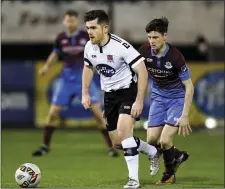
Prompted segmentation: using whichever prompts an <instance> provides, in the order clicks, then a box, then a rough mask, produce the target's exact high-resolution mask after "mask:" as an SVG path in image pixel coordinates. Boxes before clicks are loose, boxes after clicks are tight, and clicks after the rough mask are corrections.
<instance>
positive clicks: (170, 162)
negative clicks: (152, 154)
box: [163, 146, 175, 174]
mask: <svg viewBox="0 0 225 189" xmlns="http://www.w3.org/2000/svg"><path fill="white" fill-rule="evenodd" d="M174 157H175V150H174V147H173V146H172V147H171V148H170V149H168V150H163V159H164V164H165V168H166V173H169V174H174V160H175V158H174Z"/></svg>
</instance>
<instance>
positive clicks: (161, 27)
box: [145, 17, 169, 34]
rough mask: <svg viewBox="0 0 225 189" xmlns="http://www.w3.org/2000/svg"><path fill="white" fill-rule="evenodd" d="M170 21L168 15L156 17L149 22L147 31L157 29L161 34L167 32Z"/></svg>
mask: <svg viewBox="0 0 225 189" xmlns="http://www.w3.org/2000/svg"><path fill="white" fill-rule="evenodd" d="M168 25H169V21H168V19H167V18H166V17H161V18H156V19H154V20H152V21H151V22H149V23H148V24H147V26H146V27H145V31H146V32H147V33H149V32H151V31H157V32H159V33H161V34H164V33H167V30H168Z"/></svg>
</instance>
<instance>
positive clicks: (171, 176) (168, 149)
mask: <svg viewBox="0 0 225 189" xmlns="http://www.w3.org/2000/svg"><path fill="white" fill-rule="evenodd" d="M183 102H184V99H171V100H168V102H167V118H166V120H165V123H166V125H165V126H164V128H163V130H162V134H161V137H160V144H161V147H162V149H163V159H164V164H165V172H164V174H163V177H162V179H161V180H159V181H158V182H157V183H158V184H161V183H174V182H175V181H176V179H175V167H176V164H175V161H176V160H175V152H176V149H175V148H174V142H173V141H174V136H175V135H176V134H177V132H178V127H176V126H174V125H175V123H176V120H177V119H178V118H179V117H180V116H181V114H182V111H183V104H184V103H183ZM182 154H184V153H182Z"/></svg>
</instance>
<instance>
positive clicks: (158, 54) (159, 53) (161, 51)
mask: <svg viewBox="0 0 225 189" xmlns="http://www.w3.org/2000/svg"><path fill="white" fill-rule="evenodd" d="M165 50H166V43H164V45H163V46H162V47H161V48H160V49H159V50H157V51H156V52H155V54H156V55H157V56H159V57H160V56H161V55H162V54H163V53H164V52H165Z"/></svg>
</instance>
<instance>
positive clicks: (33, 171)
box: [15, 163, 41, 188]
mask: <svg viewBox="0 0 225 189" xmlns="http://www.w3.org/2000/svg"><path fill="white" fill-rule="evenodd" d="M15 179H16V182H17V184H18V185H19V186H20V187H22V188H35V187H36V186H37V185H38V183H39V182H40V179H41V171H40V169H39V167H38V166H37V165H35V164H33V163H24V164H22V165H20V166H19V168H18V169H17V170H16V173H15Z"/></svg>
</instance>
